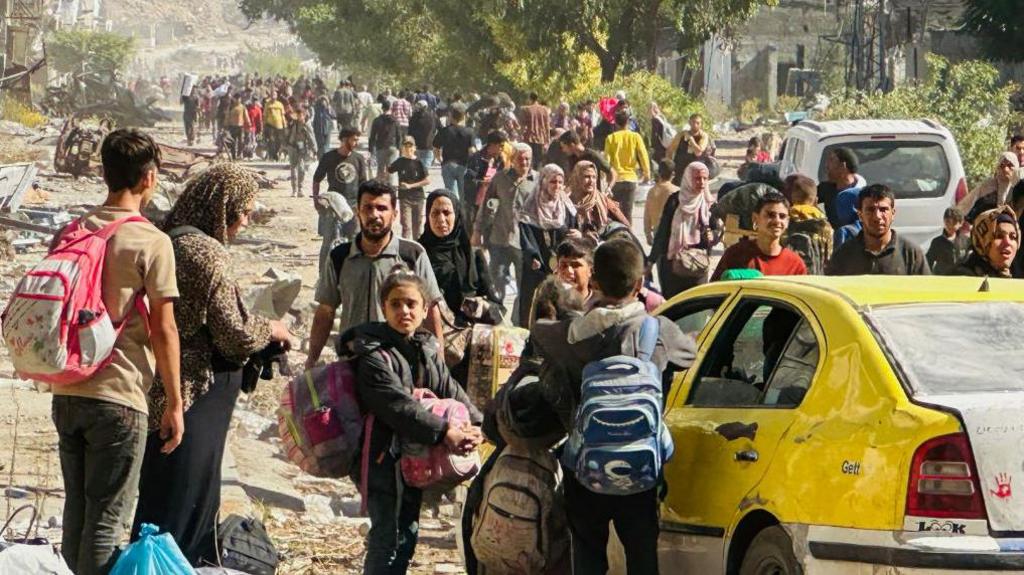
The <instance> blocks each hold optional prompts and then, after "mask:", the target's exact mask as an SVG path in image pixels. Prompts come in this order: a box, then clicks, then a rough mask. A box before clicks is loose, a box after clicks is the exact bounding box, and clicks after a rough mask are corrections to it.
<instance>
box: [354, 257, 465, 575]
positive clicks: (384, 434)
mask: <svg viewBox="0 0 1024 575" xmlns="http://www.w3.org/2000/svg"><path fill="white" fill-rule="evenodd" d="M427 301H428V299H427V289H426V286H425V285H424V283H423V280H422V279H420V277H419V276H417V275H415V274H414V273H412V272H410V271H409V270H408V269H406V268H405V267H404V266H396V267H395V270H393V271H392V272H391V274H389V275H388V276H387V278H386V279H385V280H384V282H383V285H382V286H381V290H380V302H381V306H382V307H383V309H384V316H385V319H386V322H371V323H366V324H363V325H360V326H356V327H354V328H352V329H350V330H348V331H347V332H345V333H344V334H342V336H341V340H340V342H339V344H338V347H339V355H340V356H349V357H351V358H352V359H351V363H352V364H353V365H354V366H355V373H356V395H357V397H358V399H359V404H360V406H361V407H362V410H363V412H364V414H365V415H366V416H367V419H368V420H370V423H368V424H367V426H366V434H365V436H364V438H363V446H362V449H361V454H360V463H361V465H359V466H358V468H360V469H361V470H362V473H361V477H360V483H361V487H362V491H363V493H364V497H365V500H364V502H365V504H366V507H367V509H368V511H369V515H370V532H369V534H368V535H367V542H366V558H365V562H364V567H363V573H364V575H377V574H388V575H394V574H400V573H405V572H406V571H407V569H408V567H409V563H410V561H411V560H412V557H413V554H414V552H415V550H416V538H417V531H418V521H419V516H420V506H421V504H422V497H423V488H426V487H430V488H441V489H444V488H450V487H454V484H457V483H459V482H461V481H463V480H466V479H469V478H471V477H472V476H473V475H474V474H475V473H476V471H477V469H478V467H479V456H478V455H477V453H476V448H477V446H479V445H480V443H482V442H483V435H482V434H481V432H480V428H479V425H480V423H481V421H482V420H483V416H482V415H481V414H480V412H479V411H478V410H477V409H476V408H475V407H474V406H473V405H472V404H471V403H470V401H469V397H468V396H467V395H466V393H465V391H463V390H462V387H460V386H459V384H458V383H457V382H456V381H455V380H454V379H453V378H452V376H451V374H450V373H449V372H448V368H447V367H446V366H445V363H444V357H443V356H439V355H438V346H437V340H436V339H434V337H433V336H432V335H430V334H429V333H427V332H425V331H420V329H419V328H420V326H421V325H422V324H423V320H424V319H425V317H426V313H427V306H426V302H427ZM453 400H454V401H453ZM370 418H372V420H371V419H370Z"/></svg>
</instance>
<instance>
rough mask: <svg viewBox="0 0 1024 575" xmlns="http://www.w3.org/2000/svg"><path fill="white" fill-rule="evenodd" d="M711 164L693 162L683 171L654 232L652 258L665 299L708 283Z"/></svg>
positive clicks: (712, 237) (710, 229) (710, 244)
mask: <svg viewBox="0 0 1024 575" xmlns="http://www.w3.org/2000/svg"><path fill="white" fill-rule="evenodd" d="M708 176H709V174H708V168H707V166H705V165H704V164H702V163H700V162H691V163H690V165H688V166H686V169H685V170H684V172H683V178H682V186H680V188H679V191H678V192H676V193H674V194H672V195H671V196H669V197H668V200H667V201H666V202H665V209H664V211H662V213H661V221H660V222H659V224H658V229H657V231H655V233H654V244H653V245H652V246H651V256H650V261H651V262H652V263H654V264H656V265H657V266H658V281H659V282H660V283H661V291H662V293H663V294H664V296H665V299H671V298H672V297H674V296H675V295H676V294H678V293H680V292H682V291H684V290H687V289H689V288H691V287H694V286H697V285H701V284H704V283H707V281H708V271H709V268H710V266H711V258H710V256H709V251H710V250H711V247H712V246H713V245H714V243H715V241H714V236H713V234H712V225H711V204H712V203H713V202H714V196H713V195H712V194H711V189H710V188H709V187H708Z"/></svg>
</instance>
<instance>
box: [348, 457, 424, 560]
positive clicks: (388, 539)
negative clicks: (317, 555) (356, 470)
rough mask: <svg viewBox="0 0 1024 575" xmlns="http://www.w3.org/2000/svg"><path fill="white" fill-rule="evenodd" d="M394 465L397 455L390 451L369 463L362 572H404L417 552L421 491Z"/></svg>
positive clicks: (396, 464) (396, 462) (421, 501)
mask: <svg viewBox="0 0 1024 575" xmlns="http://www.w3.org/2000/svg"><path fill="white" fill-rule="evenodd" d="M397 467H398V461H397V459H395V458H394V457H393V456H391V455H390V454H385V455H384V456H383V458H382V461H381V462H380V463H377V462H376V461H374V462H373V463H371V464H370V469H369V478H368V480H367V489H368V491H369V494H368V495H367V502H366V510H367V512H368V513H369V515H370V532H369V533H367V535H366V558H365V559H364V561H363V575H404V573H405V572H406V571H407V570H408V569H409V563H410V562H411V561H412V556H413V554H414V553H415V552H416V542H417V540H418V538H419V529H420V526H419V518H420V506H421V505H422V503H423V492H422V491H421V490H419V489H416V488H415V487H409V486H408V485H405V484H404V483H403V482H402V480H401V479H400V478H399V477H398V469H397Z"/></svg>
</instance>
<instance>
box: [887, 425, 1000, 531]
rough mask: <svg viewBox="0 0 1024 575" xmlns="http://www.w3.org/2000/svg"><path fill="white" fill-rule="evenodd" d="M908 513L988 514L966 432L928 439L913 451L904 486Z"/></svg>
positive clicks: (974, 516) (982, 516) (977, 516)
mask: <svg viewBox="0 0 1024 575" xmlns="http://www.w3.org/2000/svg"><path fill="white" fill-rule="evenodd" d="M907 515H915V516H923V517H956V518H959V519H986V518H987V516H986V514H985V501H984V500H983V499H982V496H981V484H980V483H979V482H978V470H977V467H976V466H975V465H974V457H973V456H972V455H971V446H970V444H969V443H968V441H967V435H966V434H963V433H952V434H950V435H943V436H940V437H936V438H933V439H929V440H928V441H926V442H924V443H922V444H921V446H920V447H918V448H917V451H915V452H914V459H913V461H912V462H911V465H910V484H909V485H908V486H907Z"/></svg>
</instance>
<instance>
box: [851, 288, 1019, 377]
mask: <svg viewBox="0 0 1024 575" xmlns="http://www.w3.org/2000/svg"><path fill="white" fill-rule="evenodd" d="M864 315H865V317H866V318H867V320H868V323H869V324H870V325H871V327H872V328H873V329H874V331H875V333H877V334H878V337H879V339H880V340H881V342H882V343H883V344H884V345H885V347H886V349H888V350H889V352H890V353H891V354H892V357H893V359H895V360H896V363H897V364H899V367H900V369H901V370H902V371H903V373H904V374H905V375H906V377H907V380H908V381H907V384H908V385H910V387H911V388H912V389H913V391H914V392H915V393H920V394H925V395H938V394H948V393H957V394H959V393H978V392H991V391H998V392H1002V391H1024V377H1021V374H1022V373H1024V353H1021V346H1022V345H1024V304H1021V303H1016V302H976V303H928V304H909V305H891V306H882V307H874V308H871V309H870V310H868V311H867V312H865V313H864Z"/></svg>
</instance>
